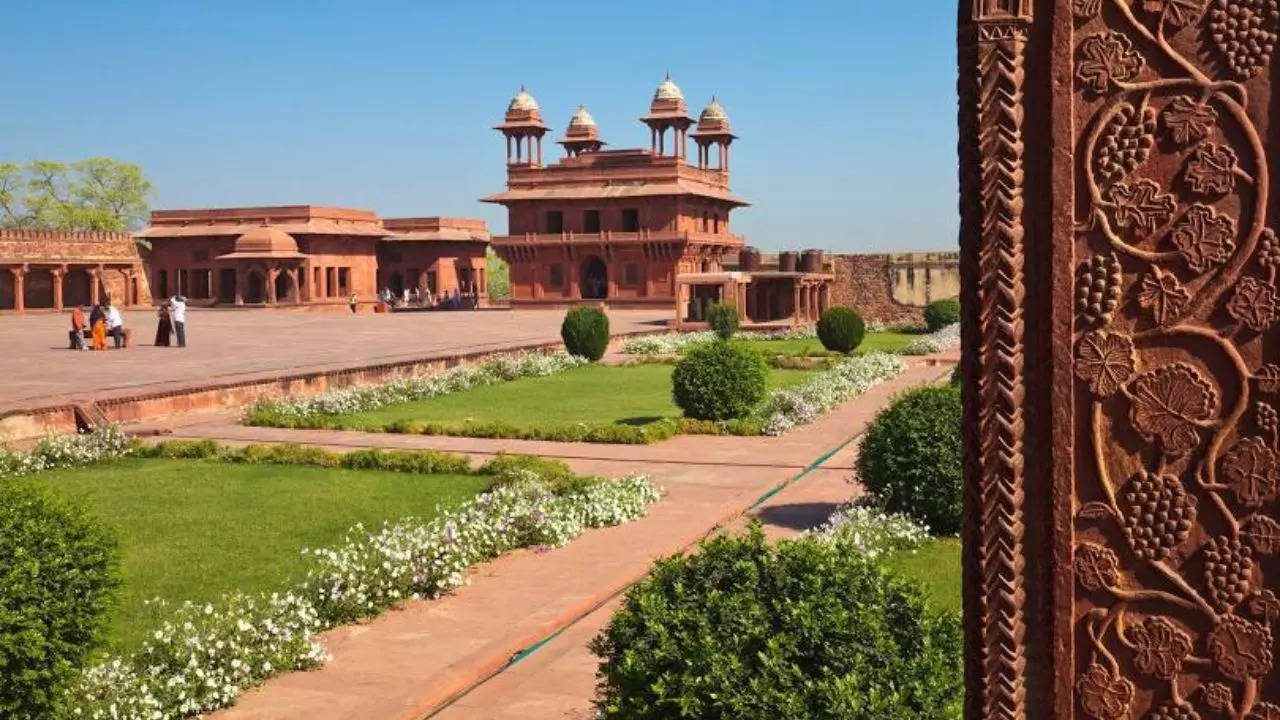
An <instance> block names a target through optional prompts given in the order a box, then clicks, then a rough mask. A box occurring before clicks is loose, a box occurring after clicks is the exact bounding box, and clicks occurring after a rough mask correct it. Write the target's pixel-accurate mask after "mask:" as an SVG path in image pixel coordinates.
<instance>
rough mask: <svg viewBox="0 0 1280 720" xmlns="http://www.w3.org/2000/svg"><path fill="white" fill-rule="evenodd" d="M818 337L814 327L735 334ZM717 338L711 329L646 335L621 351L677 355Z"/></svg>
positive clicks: (743, 336) (738, 335)
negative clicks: (692, 346) (690, 347)
mask: <svg viewBox="0 0 1280 720" xmlns="http://www.w3.org/2000/svg"><path fill="white" fill-rule="evenodd" d="M816 337H818V333H817V331H816V330H814V329H813V327H797V328H782V329H779V330H771V331H768V332H760V331H754V330H744V331H739V332H737V333H735V334H734V335H733V339H735V340H807V339H809V338H816ZM715 339H716V334H715V333H714V332H712V331H710V330H701V331H698V332H689V333H668V334H666V335H645V336H643V337H638V338H632V339H630V340H628V341H626V342H624V343H623V344H622V347H621V349H620V350H619V352H621V353H623V354H624V355H676V354H679V353H682V352H684V351H685V349H687V348H688V347H689V346H691V345H700V344H703V343H709V342H711V341H713V340H715Z"/></svg>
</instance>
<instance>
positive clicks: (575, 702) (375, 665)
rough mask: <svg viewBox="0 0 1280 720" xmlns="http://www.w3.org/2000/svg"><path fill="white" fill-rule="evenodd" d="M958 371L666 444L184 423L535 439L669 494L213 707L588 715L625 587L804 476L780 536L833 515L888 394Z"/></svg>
mask: <svg viewBox="0 0 1280 720" xmlns="http://www.w3.org/2000/svg"><path fill="white" fill-rule="evenodd" d="M947 372H949V369H948V368H945V367H936V366H926V365H923V364H920V365H916V366H915V367H913V368H912V369H911V370H910V371H908V372H907V373H905V374H904V375H902V376H900V377H899V378H896V379H895V380H893V381H890V382H888V383H884V384H882V385H880V386H878V387H876V388H874V389H872V390H871V391H869V392H868V393H866V394H865V395H863V396H862V397H860V398H858V399H856V400H854V401H852V402H850V403H847V404H846V405H845V406H844V407H842V408H840V409H838V410H836V411H835V412H832V413H830V414H828V415H827V416H825V417H824V418H822V419H821V420H819V421H818V422H817V423H814V424H812V425H810V426H807V427H805V428H802V429H799V430H796V431H793V432H791V433H788V434H787V435H785V436H783V437H781V438H719V437H698V436H681V437H677V438H673V439H672V440H670V441H667V442H664V443H659V444H657V445H647V446H612V445H579V444H565V443H543V442H527V441H501V440H484V439H469V438H447V437H446V438H441V437H425V436H410V435H389V434H365V433H354V432H328V431H288V430H277V429H271V428H244V427H240V426H236V425H234V424H233V423H232V422H231V421H230V419H229V418H227V417H226V416H225V415H224V416H215V417H210V418H205V419H204V420H203V421H199V422H196V421H192V422H191V424H184V425H183V426H181V427H178V428H176V429H175V431H174V433H175V436H179V437H212V438H217V439H220V440H223V441H227V442H232V443H243V442H284V441H293V442H304V443H313V444H319V445H323V446H326V447H332V448H357V447H374V446H376V447H387V448H423V449H428V448H429V449H441V450H453V451H457V452H466V453H469V454H471V455H474V456H478V457H482V456H487V455H491V454H493V453H496V452H500V451H509V452H534V453H537V454H540V455H544V456H549V457H560V458H564V459H565V460H566V461H568V462H569V464H570V465H572V466H573V467H574V468H575V470H577V471H578V472H584V473H595V474H601V475H608V476H618V475H622V474H625V473H629V472H644V473H647V474H649V475H650V476H651V477H652V478H653V479H654V480H655V481H656V482H657V483H658V484H660V485H661V486H662V487H663V488H664V489H665V490H666V496H665V497H664V499H663V501H662V502H660V503H657V504H656V505H654V506H653V507H652V508H651V510H650V512H649V514H648V515H647V516H645V517H644V518H642V519H640V520H638V521H636V522H634V523H629V524H627V525H623V526H620V527H616V528H607V529H602V530H594V531H590V532H588V533H586V534H585V535H584V536H582V537H581V538H579V539H577V540H575V541H574V542H573V543H571V544H570V545H569V546H567V547H564V548H559V549H556V550H553V551H551V552H548V553H544V554H539V553H534V552H517V553H513V554H510V555H507V556H505V557H502V558H499V559H498V560H496V561H494V562H492V563H488V564H486V565H484V566H482V567H481V568H478V569H477V570H476V571H475V572H474V573H473V575H472V578H471V580H472V582H471V583H470V584H469V585H467V586H466V587H463V588H461V589H459V590H458V591H456V592H455V593H453V594H451V595H449V596H447V597H444V598H440V599H437V600H434V601H423V602H411V603H408V604H406V605H405V607H404V608H402V609H400V610H398V611H394V612H390V613H388V614H386V615H383V616H382V617H379V618H377V619H375V620H372V621H370V622H369V623H367V624H363V625H355V626H349V627H343V628H338V629H335V630H333V631H330V632H329V633H326V634H325V636H324V642H325V644H326V646H327V647H328V648H329V651H330V653H331V654H332V655H333V660H332V661H331V662H330V663H328V664H326V665H325V666H324V667H322V668H320V669H318V670H315V671H311V672H298V673H291V674H288V675H284V676H280V677H277V678H275V679H273V680H271V681H270V682H268V683H267V684H266V686H265V687H264V688H262V689H260V690H257V691H254V692H251V693H249V694H247V695H246V696H245V697H243V698H242V699H241V701H240V703H239V704H238V705H237V706H236V707H235V708H232V709H229V710H225V711H221V712H219V713H215V714H214V715H212V717H214V718H217V719H218V720H249V719H254V720H266V719H268V718H270V719H271V720H287V719H290V718H299V719H302V718H305V719H306V720H345V719H347V718H350V719H352V720H355V719H356V718H360V719H362V720H417V719H418V718H423V717H428V716H431V715H432V714H433V713H437V712H438V713H439V714H438V717H443V718H489V717H493V718H526V719H535V718H564V717H575V716H576V717H588V716H589V715H584V714H583V713H589V704H590V698H591V697H592V695H593V687H594V679H593V677H594V667H595V665H594V660H593V659H591V658H590V657H589V656H588V655H587V654H586V651H585V647H584V643H585V641H586V640H587V639H589V638H590V637H591V636H593V635H594V634H595V632H596V631H597V630H598V629H599V627H601V626H602V625H603V623H604V622H605V621H607V619H608V617H609V615H610V613H609V608H610V607H611V606H610V605H609V603H611V602H616V598H617V596H618V594H619V593H621V592H622V591H623V590H625V588H626V587H628V586H629V585H631V584H632V583H634V582H635V581H636V580H638V579H640V578H642V577H643V576H644V575H645V573H646V572H647V571H648V569H649V568H650V567H651V565H652V563H653V561H654V560H655V559H656V558H658V557H661V556H664V555H669V554H672V553H675V552H679V551H680V550H682V549H685V548H687V547H689V546H691V545H692V544H694V543H696V542H697V541H698V540H699V539H701V538H702V537H705V536H706V535H707V534H709V533H711V532H713V531H715V530H716V528H719V527H724V526H728V525H731V524H732V523H734V522H736V521H737V520H738V518H739V517H740V516H741V515H742V513H744V512H746V511H748V510H749V509H751V508H752V507H753V506H754V505H756V504H757V503H758V502H759V501H760V500H761V498H762V497H764V496H765V495H767V494H768V493H771V492H773V491H776V490H777V489H778V488H779V487H781V486H783V485H785V484H786V483H787V482H788V480H790V479H792V478H795V477H797V476H799V475H801V474H803V477H801V479H800V480H799V481H798V482H796V483H794V484H792V485H790V486H788V487H786V488H785V489H784V490H782V491H781V492H778V493H777V494H775V495H772V496H771V497H769V498H768V501H767V502H765V503H764V504H763V505H761V506H760V508H759V509H758V512H759V514H760V516H761V517H762V519H764V520H765V522H766V523H768V526H769V527H770V531H771V532H772V533H775V534H781V533H789V532H795V531H798V530H799V529H801V528H803V527H808V526H810V525H812V524H814V523H815V522H819V521H820V520H821V519H822V518H825V517H826V514H828V513H829V512H830V510H831V509H832V508H834V506H835V504H836V503H838V502H839V501H841V500H843V499H846V498H848V497H849V496H850V495H851V494H852V493H853V489H852V488H851V487H850V486H848V485H847V484H846V482H845V479H846V478H847V476H848V474H849V472H848V471H849V469H850V468H851V467H852V459H853V458H852V455H851V452H850V447H849V441H850V440H851V439H852V438H853V437H855V436H856V435H858V434H860V433H861V432H862V430H863V428H864V427H865V426H866V424H867V423H868V422H869V421H870V420H871V418H872V417H873V416H874V414H875V412H876V411H877V410H878V409H879V408H881V407H883V406H884V404H886V403H887V402H888V401H889V399H890V398H892V396H894V395H895V394H897V393H899V392H901V391H902V390H904V389H906V388H908V387H910V386H913V385H917V384H920V383H924V382H930V381H932V380H935V379H937V378H939V377H941V376H943V375H945V374H946V373H947ZM833 451H837V452H834V454H831V453H832V452H833ZM819 462H820V463H821V467H820V468H817V469H814V467H813V466H814V465H815V463H819ZM807 470H810V472H808V473H806V471H807ZM558 631H563V632H562V633H561V634H560V635H558V636H556V637H555V639H553V640H552V641H551V642H548V643H546V644H545V645H543V646H542V647H541V649H539V650H538V651H537V652H534V653H532V654H531V655H529V657H528V659H526V660H524V661H522V662H520V663H518V664H516V665H514V666H512V667H511V668H508V669H506V671H503V670H504V668H505V667H506V666H507V664H508V662H509V661H510V659H511V658H513V657H515V656H516V655H517V654H519V653H520V652H521V651H522V650H525V649H527V648H529V647H531V646H534V645H536V644H538V643H539V642H541V641H543V640H545V639H546V638H548V637H550V636H552V635H553V634H554V633H556V632H558ZM450 703H452V704H450ZM575 714H576V715H575Z"/></svg>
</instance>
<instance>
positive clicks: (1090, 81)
mask: <svg viewBox="0 0 1280 720" xmlns="http://www.w3.org/2000/svg"><path fill="white" fill-rule="evenodd" d="M1076 52H1077V55H1078V56H1079V60H1078V61H1077V62H1076V77H1077V78H1079V79H1080V81H1081V82H1082V83H1084V86H1085V87H1086V88H1088V89H1090V90H1093V91H1094V92H1096V93H1105V92H1106V91H1107V90H1108V89H1109V88H1110V87H1111V83H1112V82H1113V81H1119V82H1124V81H1126V80H1132V79H1133V78H1135V77H1137V76H1138V73H1139V72H1140V71H1141V70H1142V66H1143V61H1142V56H1141V55H1139V54H1138V53H1137V52H1136V51H1135V50H1134V49H1133V43H1132V42H1130V41H1129V38H1127V37H1125V36H1124V35H1121V34H1120V33H1117V32H1106V33H1098V34H1096V35H1090V36H1089V37H1087V38H1085V39H1084V42H1082V43H1080V47H1079V48H1078V49H1077V51H1076Z"/></svg>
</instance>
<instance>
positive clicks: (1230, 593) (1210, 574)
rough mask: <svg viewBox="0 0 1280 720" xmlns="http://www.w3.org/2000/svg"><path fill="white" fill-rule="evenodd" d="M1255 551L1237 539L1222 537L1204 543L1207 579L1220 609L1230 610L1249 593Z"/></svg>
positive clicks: (1213, 600) (1212, 597)
mask: <svg viewBox="0 0 1280 720" xmlns="http://www.w3.org/2000/svg"><path fill="white" fill-rule="evenodd" d="M1252 572H1253V552H1252V551H1251V550H1250V549H1249V547H1248V546H1247V545H1241V544H1240V541H1239V540H1236V539H1235V538H1231V537H1226V536H1221V537H1216V538H1213V539H1211V540H1209V542H1207V543H1205V544H1204V577H1205V583H1206V584H1207V585H1208V588H1209V599H1210V600H1211V601H1212V602H1213V604H1214V605H1215V606H1216V607H1217V608H1218V609H1219V610H1229V609H1231V608H1233V607H1235V606H1236V605H1239V604H1240V601H1241V600H1244V599H1245V596H1247V595H1248V594H1249V582H1250V581H1249V578H1250V575H1251V573H1252Z"/></svg>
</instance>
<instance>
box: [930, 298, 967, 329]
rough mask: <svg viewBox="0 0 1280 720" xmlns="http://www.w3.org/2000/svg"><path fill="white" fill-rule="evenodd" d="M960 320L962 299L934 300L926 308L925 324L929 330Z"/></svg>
mask: <svg viewBox="0 0 1280 720" xmlns="http://www.w3.org/2000/svg"><path fill="white" fill-rule="evenodd" d="M958 322H960V301H959V300H958V299H956V298H947V299H945V300H934V301H933V302H931V303H929V304H928V305H927V306H926V307H925V309H924V324H925V325H926V326H928V328H929V332H937V331H939V330H941V329H942V328H944V327H946V326H948V325H953V324H955V323H958Z"/></svg>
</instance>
